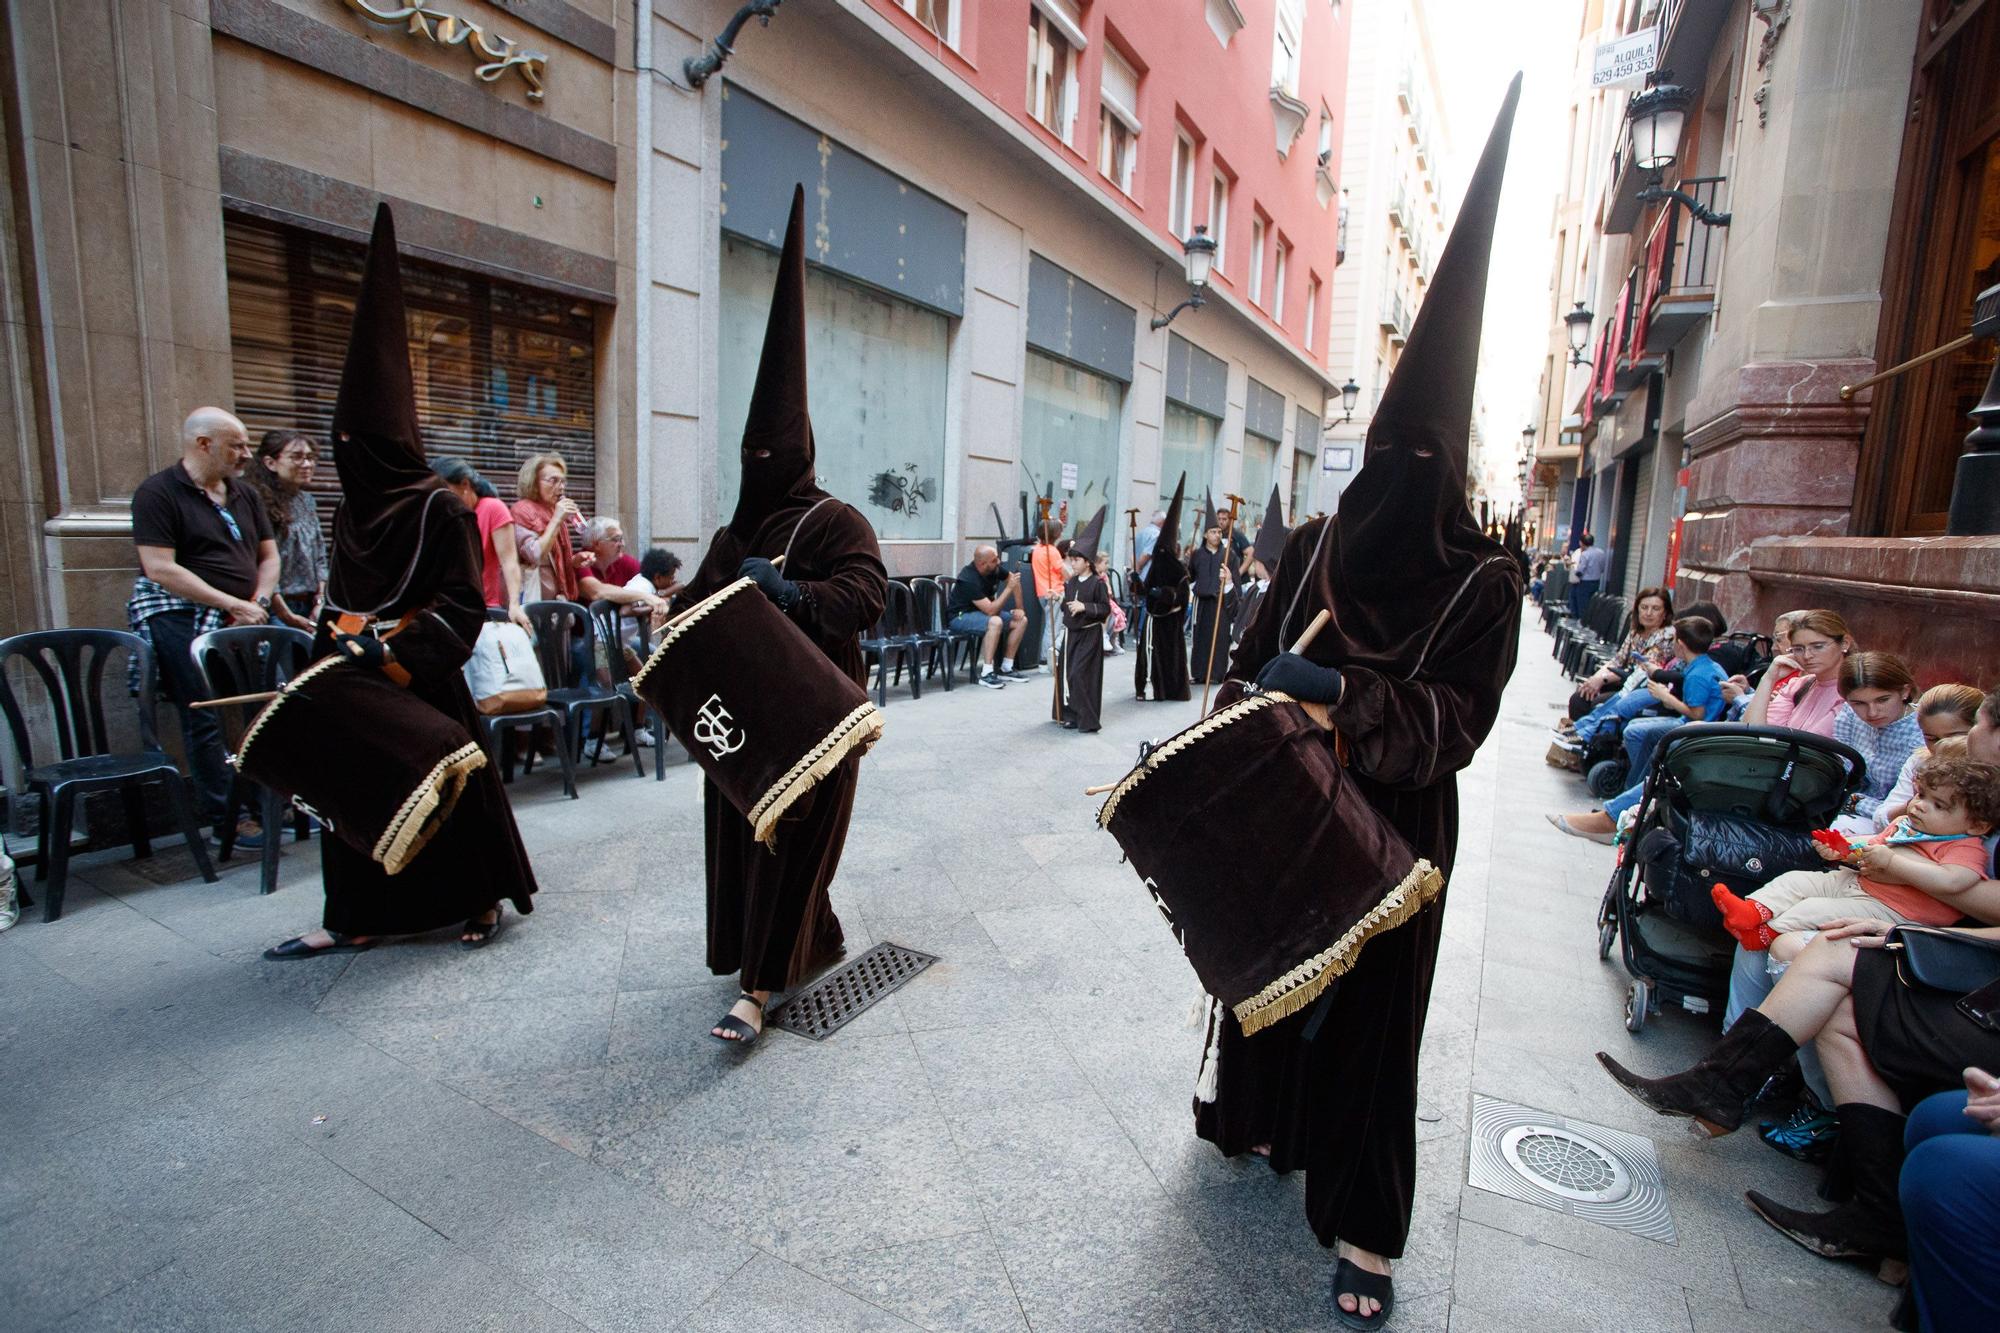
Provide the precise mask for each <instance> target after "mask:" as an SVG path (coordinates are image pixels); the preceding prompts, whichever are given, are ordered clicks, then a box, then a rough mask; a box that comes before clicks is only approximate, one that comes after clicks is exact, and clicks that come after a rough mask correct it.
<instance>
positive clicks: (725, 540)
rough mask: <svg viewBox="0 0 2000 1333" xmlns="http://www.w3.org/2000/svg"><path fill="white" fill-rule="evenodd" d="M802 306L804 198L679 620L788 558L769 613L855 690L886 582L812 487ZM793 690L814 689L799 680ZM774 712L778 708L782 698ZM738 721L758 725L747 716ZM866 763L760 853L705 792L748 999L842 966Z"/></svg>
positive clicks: (731, 944) (728, 924) (711, 858)
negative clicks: (755, 566)
mask: <svg viewBox="0 0 2000 1333" xmlns="http://www.w3.org/2000/svg"><path fill="white" fill-rule="evenodd" d="M805 300H806V262H805V191H804V190H798V191H795V192H794V194H793V196H792V214H791V221H790V223H789V224H788V225H787V226H786V228H785V244H784V249H783V251H782V252H781V253H780V255H779V259H778V285H777V290H776V292H775V293H774V295H773V299H772V302H771V318H770V323H769V324H768V325H767V326H766V328H765V331H764V353H763V359H762V361H761V362H760V363H759V364H758V367H757V383H756V387H755V388H754V389H752V390H751V394H750V414H749V418H748V420H747V421H746V422H745V423H744V427H743V483H742V488H741V490H740V491H739V492H738V494H737V501H736V512H735V513H734V514H733V515H731V517H730V520H729V523H728V524H727V526H725V527H723V528H721V529H719V530H718V531H717V532H716V534H715V536H714V538H713V539H712V540H711V541H710V542H709V545H708V553H707V554H706V555H705V556H703V557H702V561H701V566H700V568H699V569H697V570H696V571H695V575H694V578H693V579H691V580H690V581H689V583H688V586H687V588H686V590H685V591H683V592H682V593H681V594H680V596H679V597H678V598H677V599H676V600H675V603H674V610H675V611H676V612H677V613H678V612H680V611H684V610H686V609H687V608H688V607H690V606H693V605H694V604H695V603H696V602H699V601H701V600H702V599H703V598H706V597H709V596H711V595H712V594H714V593H716V592H719V591H720V590H721V589H723V588H725V587H727V586H729V585H730V584H731V583H734V582H735V581H736V580H737V578H739V577H740V576H741V575H742V574H743V573H744V563H745V561H769V560H775V559H776V558H777V557H779V556H781V555H783V556H786V558H785V561H784V565H783V567H782V569H781V570H780V571H779V572H780V574H781V575H782V577H783V579H784V581H785V582H787V583H789V584H791V585H793V588H794V589H795V591H794V592H792V593H788V594H787V601H788V602H789V604H787V603H786V602H780V601H778V599H776V598H774V599H773V601H774V603H775V604H777V605H778V606H779V609H780V610H782V611H784V612H785V614H786V615H788V616H789V617H790V618H791V620H792V623H793V624H795V625H797V626H798V627H799V628H800V629H801V630H804V631H805V634H806V637H807V638H809V639H811V640H812V641H813V642H814V643H815V644H817V645H818V646H819V648H820V651H822V652H824V653H825V654H826V655H827V657H828V658H829V659H830V660H831V661H832V662H833V664H834V665H835V666H836V667H838V668H839V669H840V670H841V671H842V672H844V673H846V675H848V676H849V677H850V678H852V679H853V680H854V681H856V682H857V683H861V682H865V680H866V678H867V672H866V670H865V668H864V666H863V664H862V660H861V631H862V630H863V629H864V628H866V627H867V626H869V625H872V624H874V623H875V620H876V619H877V617H879V616H880V615H881V614H882V604H883V601H884V599H885V598H886V597H887V596H888V576H887V574H886V572H885V571H884V569H883V567H882V553H881V550H880V549H879V548H878V547H877V546H876V544H875V532H874V529H873V528H871V527H870V526H869V524H868V520H867V519H865V518H863V517H862V516H861V514H860V513H859V511H857V510H855V509H854V508H853V507H851V506H849V505H846V504H843V503H841V502H840V501H838V500H834V499H832V498H831V497H830V496H828V495H827V493H826V492H825V491H823V490H821V489H820V488H819V486H818V485H817V484H816V483H815V481H814V478H813V435H812V421H811V420H810V419H809V418H808V416H807V415H806V309H805ZM823 501H824V502H825V503H822V502H823ZM795 537H796V540H795V539H794V538H795ZM787 547H789V548H790V553H789V555H787ZM801 688H809V684H808V683H807V682H801ZM770 704H771V706H772V707H774V708H782V707H784V701H783V700H771V701H770ZM739 720H740V721H743V722H745V723H746V724H747V725H748V726H751V727H754V725H755V723H754V720H753V719H749V718H741V719H739ZM860 764H861V756H860V754H859V753H858V752H857V753H854V754H852V755H850V756H849V757H848V758H847V760H846V761H845V762H843V763H842V764H841V765H840V767H838V768H836V769H835V770H834V771H833V772H831V773H829V774H827V775H826V776H825V777H824V778H822V779H821V780H820V782H819V784H818V785H817V786H815V787H814V788H813V789H812V791H811V792H810V793H809V794H808V795H807V796H805V797H804V798H802V799H801V800H800V801H799V802H798V803H797V804H796V805H794V806H793V807H792V808H791V810H790V811H789V812H788V813H787V814H786V816H785V818H784V820H783V822H782V823H780V825H779V827H778V835H777V839H776V842H775V845H774V846H773V847H768V848H767V847H765V846H763V845H761V844H760V843H758V841H757V838H756V834H755V830H754V829H753V828H752V826H751V824H750V821H749V820H747V819H745V818H744V817H743V816H742V815H741V814H740V813H738V812H737V810H736V808H735V807H734V806H732V805H730V804H729V803H728V802H727V801H725V800H724V799H723V798H722V795H721V793H720V792H718V791H717V790H716V788H715V785H714V784H713V783H705V784H704V785H703V791H702V807H703V811H704V827H705V831H706V834H707V852H708V857H707V860H708V966H709V970H710V971H711V972H714V973H716V974H717V975H718V976H720V975H724V974H726V973H730V972H735V973H739V974H740V975H741V978H742V987H743V989H744V990H746V991H781V990H788V989H790V988H791V987H793V986H795V985H796V984H798V982H799V981H801V980H803V979H804V978H805V977H806V976H807V975H808V974H809V973H811V972H812V971H813V970H814V969H816V968H818V967H820V966H822V965H823V964H825V963H827V962H830V961H831V960H832V959H833V958H835V957H837V956H838V955H839V953H840V950H841V940H842V936H841V930H840V921H839V919H838V918H837V917H835V916H834V914H833V905H832V903H831V902H830V901H828V898H827V886H828V885H829V884H831V883H832V882H833V874H834V871H835V870H836V869H837V868H838V867H839V865H840V853H841V848H842V847H843V846H844V845H845V844H846V842H847V821H848V817H849V816H850V815H851V814H852V813H853V812H854V790H855V783H856V780H857V778H858V776H859V773H860Z"/></svg>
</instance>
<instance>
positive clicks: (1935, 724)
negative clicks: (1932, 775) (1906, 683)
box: [1833, 685, 1985, 837]
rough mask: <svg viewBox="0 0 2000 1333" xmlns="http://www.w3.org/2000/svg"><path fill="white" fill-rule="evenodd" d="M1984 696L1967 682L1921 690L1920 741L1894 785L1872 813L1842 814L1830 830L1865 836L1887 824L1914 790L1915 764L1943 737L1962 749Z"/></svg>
mask: <svg viewBox="0 0 2000 1333" xmlns="http://www.w3.org/2000/svg"><path fill="white" fill-rule="evenodd" d="M1984 700H1985V696H1984V695H1982V694H1981V693H1980V692H1979V691H1978V690H1977V689H1976V688H1974V687H1973V686H1971V685H1933V686H1931V687H1930V688H1929V689H1928V690H1925V691H1924V692H1923V695H1922V697H1921V698H1919V699H1918V700H1917V727H1918V729H1919V730H1921V731H1922V732H1923V736H1924V744H1923V745H1922V746H1920V747H1918V748H1917V749H1915V750H1912V751H1910V755H1909V758H1907V759H1905V760H1904V761H1903V767H1902V769H1901V771H1900V772H1898V773H1897V774H1896V782H1895V785H1894V786H1892V787H1891V788H1890V789H1889V794H1888V795H1887V796H1884V797H1883V798H1882V803H1881V804H1880V805H1878V806H1876V807H1875V813H1874V814H1873V815H1866V816H1864V815H1842V816H1841V817H1840V819H1839V820H1838V821H1837V822H1836V823H1835V824H1834V826H1833V828H1834V831H1835V832H1836V833H1846V834H1850V835H1854V836H1859V837H1866V836H1867V835H1868V834H1870V833H1880V832H1881V831H1882V830H1883V829H1885V828H1887V827H1889V821H1891V820H1893V819H1895V818H1896V817H1897V816H1898V815H1900V814H1902V813H1903V812H1904V810H1906V809H1907V808H1908V806H1909V804H1910V797H1912V796H1913V795H1915V794H1916V774H1917V767H1918V765H1920V764H1922V763H1923V762H1924V760H1926V759H1928V758H1929V757H1930V756H1931V755H1932V754H1934V753H1937V752H1938V747H1939V746H1941V745H1944V744H1945V743H1946V742H1947V741H1957V742H1958V747H1957V748H1958V752H1959V753H1961V754H1962V753H1964V750H1965V743H1964V740H1963V737H1964V736H1965V734H1966V733H1967V732H1969V731H1971V730H1972V724H1973V723H1974V722H1975V721H1977V720H1978V717H1979V705H1980V704H1981V703H1982V702H1983V701H1984Z"/></svg>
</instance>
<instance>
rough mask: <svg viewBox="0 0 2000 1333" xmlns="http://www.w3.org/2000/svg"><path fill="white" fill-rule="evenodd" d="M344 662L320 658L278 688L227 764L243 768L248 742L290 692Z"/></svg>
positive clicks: (251, 723) (338, 659)
mask: <svg viewBox="0 0 2000 1333" xmlns="http://www.w3.org/2000/svg"><path fill="white" fill-rule="evenodd" d="M344 660H345V659H344V658H341V657H322V658H320V659H319V661H317V662H314V663H313V664H312V665H311V666H309V667H307V668H306V669H305V670H304V671H301V672H299V674H298V675H296V676H293V677H292V678H291V679H290V680H288V681H286V682H285V683H284V685H282V686H281V687H279V690H278V697H277V698H275V699H273V700H271V702H269V703H267V704H265V705H264V706H263V707H262V708H260V709H258V710H257V716H255V717H253V718H251V719H250V725H249V726H247V727H245V728H244V729H243V739H242V740H240V741H238V742H237V743H236V754H235V756H234V757H233V758H232V759H230V761H229V762H230V763H231V764H234V765H235V766H236V767H238V768H241V767H242V766H243V756H244V755H246V754H248V753H250V742H252V741H254V740H256V739H257V733H258V732H260V731H262V730H263V729H264V724H265V723H266V722H267V721H269V720H270V719H271V717H272V715H273V714H275V713H276V712H277V711H278V708H279V706H280V705H282V704H283V703H284V702H285V700H287V699H289V698H290V697H291V695H292V691H293V690H296V689H297V688H298V687H299V686H301V685H303V684H305V683H306V682H307V681H309V680H311V679H312V678H313V677H314V676H317V675H318V674H319V673H320V672H322V671H331V670H332V669H333V668H335V667H337V666H339V665H340V664H341V663H342V662H343V661H344Z"/></svg>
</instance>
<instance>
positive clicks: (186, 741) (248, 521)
mask: <svg viewBox="0 0 2000 1333" xmlns="http://www.w3.org/2000/svg"><path fill="white" fill-rule="evenodd" d="M250 454H251V449H250V436H249V433H248V432H247V431H245V430H244V429H243V423H242V422H241V421H238V420H237V419H236V418H235V417H234V416H232V415H230V414H229V413H228V412H225V411H223V410H222V409H221V408H219V407H198V408H196V409H195V410H194V411H193V412H191V413H189V414H188V418H187V420H186V421H185V422H184V423H182V425H181V457H180V461H178V462H176V463H173V464H171V465H169V466H168V467H166V468H163V469H162V470H160V471H158V472H155V473H154V474H153V475H152V476H150V477H148V478H146V479H145V480H144V481H142V482H140V483H139V485H138V487H137V489H135V490H134V491H133V492H132V541H133V544H134V545H135V546H137V547H138V548H139V577H138V578H136V579H134V580H133V581H132V597H131V600H129V601H128V602H126V604H125V615H126V619H127V620H128V621H130V623H131V626H132V631H133V633H135V634H137V635H138V636H139V637H140V638H142V639H145V640H146V641H147V642H148V643H150V644H151V645H152V646H153V663H154V667H155V669H156V670H157V671H158V672H159V679H160V685H161V687H162V688H163V689H164V690H165V691H166V695H167V698H168V699H170V700H172V701H173V705H174V707H175V708H176V709H177V710H178V711H179V712H180V715H181V740H182V743H183V745H184V746H185V748H186V753H187V764H188V769H189V776H190V777H191V778H192V779H193V782H194V790H195V799H196V801H197V803H198V804H199V807H200V812H201V817H202V819H203V820H204V821H207V822H209V823H211V824H213V825H214V826H215V827H216V828H217V829H218V830H219V829H221V828H222V827H223V823H222V821H223V820H225V819H234V818H235V817H236V813H237V812H236V811H234V810H231V809H230V808H229V787H230V768H229V761H228V758H227V756H226V755H225V754H224V752H223V748H222V724H221V720H220V715H219V714H218V713H216V712H214V711H213V710H211V709H206V708H196V707H195V706H194V705H195V704H196V703H197V702H199V701H200V700H202V699H205V698H207V697H208V691H207V688H206V687H205V686H204V684H203V683H202V678H201V672H200V670H199V669H198V668H197V667H196V666H195V664H194V657H193V656H192V654H191V653H190V652H189V649H190V648H191V647H192V646H193V644H194V641H195V638H196V637H197V636H198V635H202V634H206V633H208V632H209V631H210V630H215V629H221V628H222V627H223V626H224V625H262V624H264V623H265V622H267V621H268V620H269V619H270V618H271V616H270V612H269V611H268V610H267V609H266V608H267V607H268V606H269V605H270V602H271V597H272V595H273V594H274V593H276V592H277V590H278V568H279V560H278V543H277V539H276V538H274V537H273V536H272V535H271V520H270V517H269V516H268V515H267V514H265V512H264V505H263V502H262V501H260V500H259V499H258V498H257V493H256V492H255V491H253V490H251V489H250V488H249V487H248V486H246V485H244V483H243V482H242V481H241V480H239V478H240V477H242V475H243V469H244V467H245V466H246V465H247V464H248V463H249V461H250ZM262 839H263V833H262V831H261V830H260V829H259V828H258V827H257V825H256V824H255V823H254V822H251V821H248V820H246V821H243V822H242V823H241V824H239V825H238V831H237V835H236V845H237V846H238V847H241V848H243V849H244V850H246V851H249V850H255V849H256V848H258V847H261V846H262V845H263V841H262Z"/></svg>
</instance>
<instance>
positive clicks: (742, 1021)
mask: <svg viewBox="0 0 2000 1333" xmlns="http://www.w3.org/2000/svg"><path fill="white" fill-rule="evenodd" d="M770 998H771V992H769V991H767V990H757V991H750V990H747V991H744V992H743V993H742V994H740V995H738V996H737V997H736V1003H735V1004H732V1005H730V1006H729V1012H728V1013H726V1014H724V1015H723V1016H722V1019H721V1021H719V1022H718V1023H716V1025H715V1026H714V1027H712V1028H710V1029H709V1030H708V1035H709V1036H711V1037H714V1038H715V1039H716V1040H718V1041H727V1042H735V1043H737V1044H739V1045H743V1046H748V1045H750V1044H751V1043H752V1042H754V1041H756V1040H757V1038H758V1037H760V1036H762V1035H763V1034H764V1005H765V1004H766V1003H768V1002H769V1000H770Z"/></svg>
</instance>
